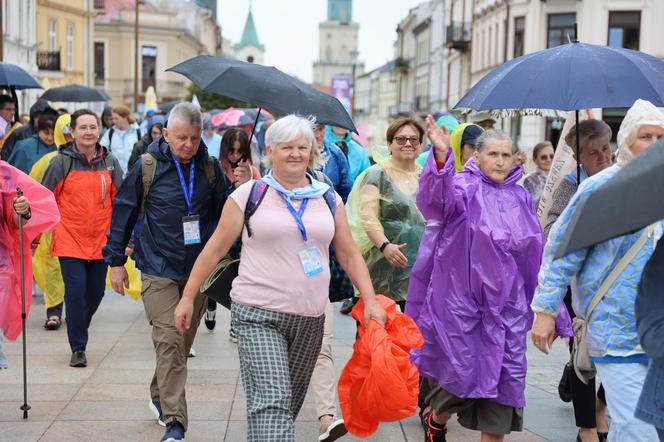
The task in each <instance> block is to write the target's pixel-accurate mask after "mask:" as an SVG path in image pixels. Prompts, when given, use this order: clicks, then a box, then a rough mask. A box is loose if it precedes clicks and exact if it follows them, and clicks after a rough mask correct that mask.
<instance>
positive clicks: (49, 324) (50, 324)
mask: <svg viewBox="0 0 664 442" xmlns="http://www.w3.org/2000/svg"><path fill="white" fill-rule="evenodd" d="M60 325H62V321H61V320H60V317H59V316H50V317H49V318H48V319H47V320H46V322H45V323H44V328H45V329H46V330H57V329H59V328H60Z"/></svg>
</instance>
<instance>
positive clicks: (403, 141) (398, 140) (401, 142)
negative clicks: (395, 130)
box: [394, 137, 420, 146]
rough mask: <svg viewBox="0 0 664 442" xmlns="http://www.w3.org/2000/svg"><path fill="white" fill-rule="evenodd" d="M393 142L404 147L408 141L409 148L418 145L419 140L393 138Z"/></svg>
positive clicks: (414, 138)
mask: <svg viewBox="0 0 664 442" xmlns="http://www.w3.org/2000/svg"><path fill="white" fill-rule="evenodd" d="M394 141H396V142H397V144H398V145H399V146H403V145H405V144H406V141H410V145H411V146H419V145H420V139H419V138H417V137H394Z"/></svg>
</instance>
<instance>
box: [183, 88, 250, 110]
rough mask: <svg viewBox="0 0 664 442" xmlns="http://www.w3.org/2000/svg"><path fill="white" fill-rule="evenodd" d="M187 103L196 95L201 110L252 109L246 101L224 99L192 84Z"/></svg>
mask: <svg viewBox="0 0 664 442" xmlns="http://www.w3.org/2000/svg"><path fill="white" fill-rule="evenodd" d="M187 92H188V93H187V101H191V99H192V97H193V96H194V95H196V96H197V97H198V102H199V103H201V109H202V110H203V111H204V112H207V111H209V110H212V109H222V110H223V109H226V108H229V107H252V105H251V104H249V103H245V102H244V101H239V100H234V99H232V98H228V97H224V96H223V95H218V94H213V93H211V92H206V91H204V90H203V89H201V88H200V87H198V86H197V85H195V84H194V83H191V84H190V85H189V87H188V88H187Z"/></svg>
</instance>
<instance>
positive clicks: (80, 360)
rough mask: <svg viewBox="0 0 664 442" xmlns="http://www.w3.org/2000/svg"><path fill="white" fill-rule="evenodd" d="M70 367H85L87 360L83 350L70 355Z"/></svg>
mask: <svg viewBox="0 0 664 442" xmlns="http://www.w3.org/2000/svg"><path fill="white" fill-rule="evenodd" d="M69 366H70V367H87V366H88V359H87V358H86V357H85V352H84V351H83V350H78V351H75V352H73V353H72V354H71V359H70V360H69Z"/></svg>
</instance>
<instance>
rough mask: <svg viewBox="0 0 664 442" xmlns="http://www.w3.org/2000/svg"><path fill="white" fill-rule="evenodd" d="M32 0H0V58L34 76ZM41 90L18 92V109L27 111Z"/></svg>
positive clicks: (34, 41) (35, 63) (34, 53)
mask: <svg viewBox="0 0 664 442" xmlns="http://www.w3.org/2000/svg"><path fill="white" fill-rule="evenodd" d="M35 3H36V2H35V0H2V27H3V30H4V35H3V39H2V40H3V59H2V61H5V62H8V63H13V64H15V65H17V66H20V67H21V68H23V69H25V70H26V71H27V72H28V73H29V74H30V75H32V76H33V77H35V78H36V77H37V46H38V45H37V27H36V21H37V19H36V10H37V9H36V5H35ZM41 92H42V91H41V90H39V89H27V90H25V91H22V92H18V97H19V111H20V112H21V113H28V110H29V108H30V105H31V104H32V103H34V101H35V100H36V97H37V95H38V94H39V93H41Z"/></svg>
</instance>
